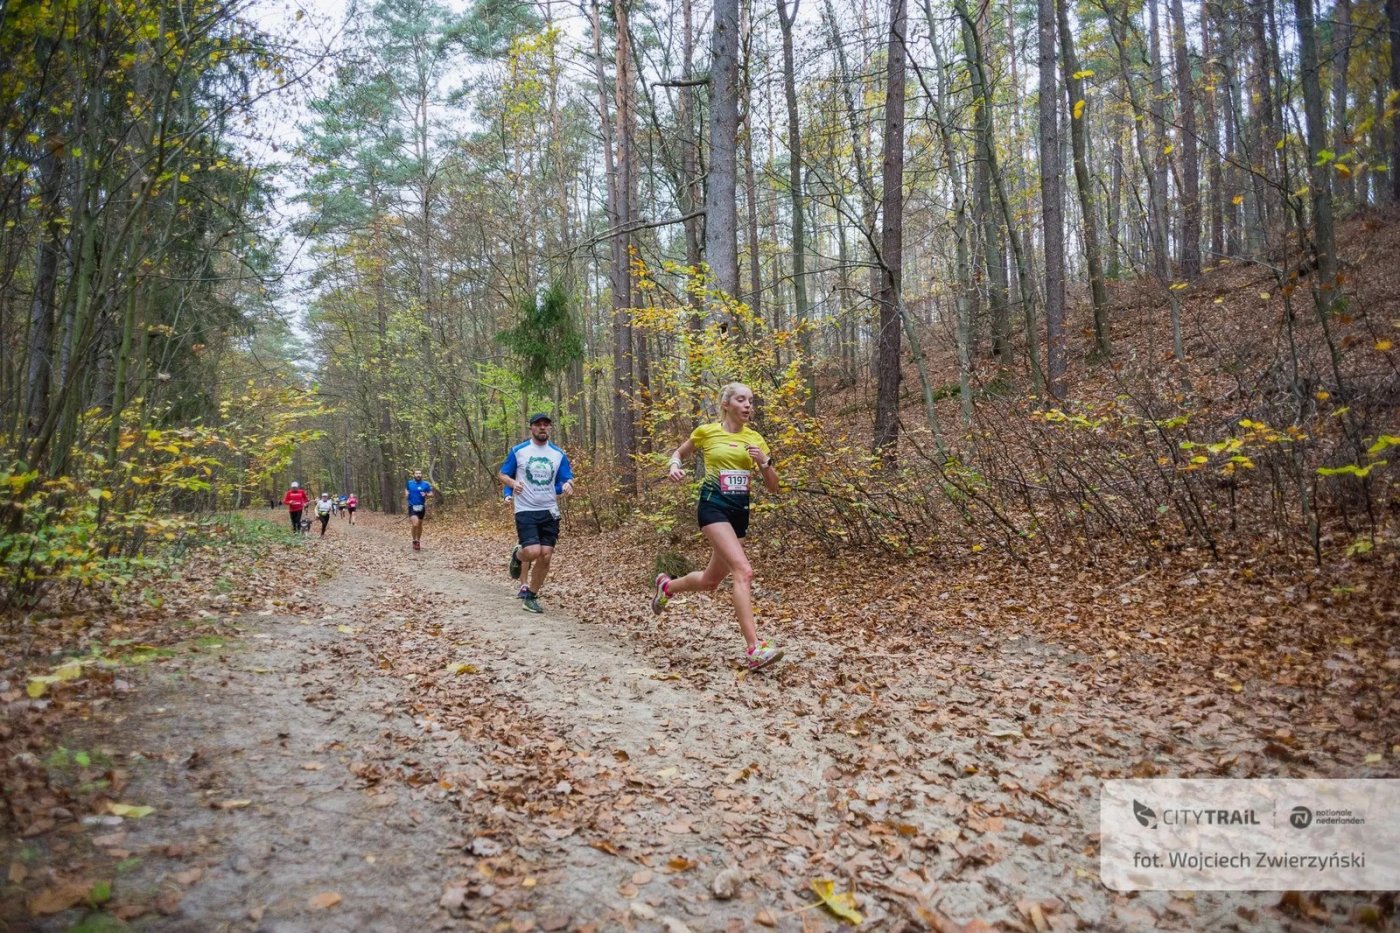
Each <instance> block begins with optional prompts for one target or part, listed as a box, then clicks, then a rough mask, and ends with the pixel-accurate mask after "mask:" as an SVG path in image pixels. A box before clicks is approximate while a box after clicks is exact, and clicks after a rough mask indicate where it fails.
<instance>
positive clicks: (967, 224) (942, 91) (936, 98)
mask: <svg viewBox="0 0 1400 933" xmlns="http://www.w3.org/2000/svg"><path fill="white" fill-rule="evenodd" d="M923 10H924V21H925V23H926V24H927V26H928V31H929V44H930V46H931V47H932V49H933V61H934V67H935V68H937V73H936V74H937V90H936V92H935V93H930V94H929V103H930V104H931V105H932V107H933V109H934V119H935V121H936V122H937V124H938V136H939V139H940V140H941V142H942V144H943V158H944V159H945V160H946V161H947V163H948V181H949V187H950V188H951V190H952V193H953V233H954V236H955V239H956V242H957V251H956V254H955V262H956V270H957V279H958V294H957V313H958V320H957V348H958V396H959V400H960V402H961V411H962V421H963V424H964V425H968V424H971V423H972V361H973V346H972V343H973V341H972V322H973V317H974V315H975V313H976V299H977V288H976V283H975V282H974V280H973V274H972V243H971V240H972V230H971V216H970V212H969V210H968V205H967V184H966V180H965V176H964V174H963V156H962V152H961V151H960V150H959V149H957V148H955V147H954V144H953V133H952V131H951V129H950V127H949V123H948V117H947V107H946V105H945V102H946V101H947V99H948V68H947V65H946V63H945V61H944V58H943V48H942V43H941V42H940V41H939V38H938V32H937V29H936V23H935V20H934V17H933V6H932V3H931V2H930V0H923Z"/></svg>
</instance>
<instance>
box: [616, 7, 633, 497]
mask: <svg viewBox="0 0 1400 933" xmlns="http://www.w3.org/2000/svg"><path fill="white" fill-rule="evenodd" d="M628 4H629V0H614V2H613V19H614V21H615V23H616V26H617V57H616V74H617V88H616V93H615V98H616V108H617V111H616V112H617V128H616V130H615V135H614V139H615V142H616V144H617V198H618V205H617V206H618V212H617V213H618V217H617V220H618V224H619V225H620V227H621V229H622V231H623V232H622V233H621V234H620V235H619V236H617V237H616V240H617V241H618V244H619V245H618V249H617V250H616V251H615V252H614V253H613V256H614V263H615V265H614V268H613V321H612V331H613V448H614V455H615V457H616V464H617V470H618V474H617V475H618V481H619V484H620V486H621V488H622V491H623V493H624V494H627V495H630V494H632V493H633V492H635V491H636V485H637V468H636V463H635V462H634V461H633V459H632V455H633V454H634V453H635V452H636V449H637V437H636V412H635V409H634V404H635V401H636V400H635V398H634V392H635V389H636V381H635V369H634V367H635V364H636V356H635V354H634V352H633V339H634V337H633V333H632V312H631V309H632V306H633V300H632V234H631V228H632V225H633V224H634V223H635V221H636V203H637V200H636V199H637V157H636V154H635V151H634V146H635V139H636V121H635V118H634V116H633V93H634V91H633V86H632V84H633V77H632V48H631V43H632V35H631V28H630V21H629V9H628Z"/></svg>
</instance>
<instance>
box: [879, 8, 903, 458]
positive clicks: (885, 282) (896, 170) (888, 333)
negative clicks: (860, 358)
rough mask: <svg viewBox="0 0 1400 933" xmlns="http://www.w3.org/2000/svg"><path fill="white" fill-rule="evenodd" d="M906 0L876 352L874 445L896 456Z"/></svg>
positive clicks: (897, 54) (889, 77) (894, 91)
mask: <svg viewBox="0 0 1400 933" xmlns="http://www.w3.org/2000/svg"><path fill="white" fill-rule="evenodd" d="M906 10H907V7H906V5H905V0H890V37H889V52H888V62H887V71H886V85H885V154H884V165H883V177H884V199H883V204H882V205H881V232H880V265H881V267H882V271H883V273H884V275H883V277H882V280H881V285H880V334H879V340H878V346H879V349H878V350H877V353H876V359H877V364H876V369H877V378H878V384H877V386H878V387H877V390H876V396H875V449H876V450H877V451H879V452H880V453H881V454H883V455H884V457H885V458H886V459H892V458H893V457H894V456H895V455H896V452H897V446H898V442H899V375H900V373H899V370H900V362H901V361H900V331H901V321H900V317H901V312H902V310H903V309H902V307H901V301H902V298H901V295H900V288H901V286H902V281H901V280H902V276H903V254H904V93H905V88H904V75H905V49H904V35H905V27H906Z"/></svg>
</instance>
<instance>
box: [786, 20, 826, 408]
mask: <svg viewBox="0 0 1400 933" xmlns="http://www.w3.org/2000/svg"><path fill="white" fill-rule="evenodd" d="M800 2H801V0H792V13H791V14H789V13H788V9H787V4H786V3H785V2H784V0H777V3H778V24H779V26H780V27H781V29H782V35H783V96H784V98H785V99H786V102H787V122H788V126H787V130H788V132H787V137H788V139H787V141H788V200H789V202H790V208H789V209H790V210H791V211H792V297H793V313H794V315H795V320H796V323H797V326H799V327H801V328H802V335H801V339H800V342H799V345H800V346H801V348H802V381H803V383H805V384H806V387H807V402H806V411H807V414H809V415H815V414H816V413H817V386H816V381H815V379H814V378H813V374H812V332H811V328H810V323H809V321H808V317H809V316H810V313H811V312H810V310H809V309H808V306H807V232H806V213H807V207H806V198H805V196H804V194H803V190H802V123H801V120H800V119H799V117H798V111H797V65H796V60H795V56H794V54H793V48H792V24H793V21H794V20H796V19H797V7H798V4H799V3H800Z"/></svg>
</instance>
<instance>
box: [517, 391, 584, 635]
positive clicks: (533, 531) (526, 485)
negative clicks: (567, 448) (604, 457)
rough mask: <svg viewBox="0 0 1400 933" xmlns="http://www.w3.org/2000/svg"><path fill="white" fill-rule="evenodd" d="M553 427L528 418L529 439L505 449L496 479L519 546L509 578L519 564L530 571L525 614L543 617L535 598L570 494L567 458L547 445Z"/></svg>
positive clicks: (542, 420) (540, 416)
mask: <svg viewBox="0 0 1400 933" xmlns="http://www.w3.org/2000/svg"><path fill="white" fill-rule="evenodd" d="M553 427H554V422H553V421H552V420H551V419H550V417H549V415H547V414H544V413H543V412H541V413H539V414H535V415H532V416H531V417H530V439H529V440H527V441H522V442H521V443H519V444H516V445H515V446H514V447H512V448H511V449H510V452H509V453H508V454H506V459H505V462H504V463H502V464H501V471H500V476H499V479H500V481H501V484H502V485H503V486H505V487H506V488H507V489H509V490H510V491H511V498H512V499H513V500H514V503H515V534H516V539H517V540H518V541H519V542H520V543H519V544H518V545H516V547H515V550H513V551H511V554H510V562H511V568H512V570H514V573H513V574H512V575H513V576H515V575H518V574H519V573H520V571H519V569H518V568H519V566H520V564H522V563H525V564H529V566H530V578H529V579H528V580H526V581H525V582H524V584H523V585H524V587H525V592H524V596H523V602H524V607H525V609H526V611H528V612H544V610H543V609H541V608H540V604H539V601H538V599H537V596H538V594H539V592H540V588H541V587H543V586H544V581H545V577H546V576H548V575H549V561H550V558H551V557H552V556H553V554H554V546H555V544H557V543H558V541H559V496H560V495H565V496H571V495H573V494H574V486H573V483H572V480H573V478H574V471H573V468H572V467H570V466H569V456H568V454H566V453H564V451H563V450H561V449H559V448H558V447H556V446H554V445H553V444H551V443H550V441H549V433H550V430H551V429H552V428H553Z"/></svg>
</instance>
